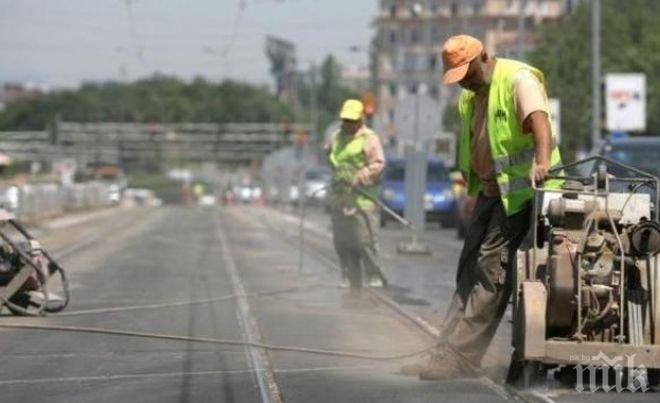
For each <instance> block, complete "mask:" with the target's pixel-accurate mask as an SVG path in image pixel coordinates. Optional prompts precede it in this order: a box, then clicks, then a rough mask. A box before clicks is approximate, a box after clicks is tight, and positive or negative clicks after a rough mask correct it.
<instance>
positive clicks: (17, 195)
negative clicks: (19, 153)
mask: <svg viewBox="0 0 660 403" xmlns="http://www.w3.org/2000/svg"><path fill="white" fill-rule="evenodd" d="M117 192H118V190H117V189H116V187H115V188H113V187H112V185H111V184H108V183H103V182H86V183H76V184H73V185H70V186H62V185H60V184H57V183H41V184H26V185H20V186H2V187H0V204H1V205H2V206H3V207H4V208H5V209H6V210H8V211H11V212H12V213H14V214H15V215H16V217H17V218H19V219H21V220H26V221H30V220H38V219H43V218H48V217H55V216H58V215H61V214H63V213H65V212H72V211H82V210H89V209H94V208H99V207H107V206H111V205H113V203H116V202H117V201H118V195H117Z"/></svg>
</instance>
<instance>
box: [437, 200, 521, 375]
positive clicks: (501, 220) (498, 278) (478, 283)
mask: <svg viewBox="0 0 660 403" xmlns="http://www.w3.org/2000/svg"><path fill="white" fill-rule="evenodd" d="M530 213H531V202H530V203H529V204H528V205H527V207H526V208H524V209H523V210H522V211H520V212H518V213H516V214H513V215H512V216H509V217H507V215H506V214H505V212H504V207H503V205H502V201H501V199H500V198H499V197H497V196H496V197H486V196H484V195H483V194H479V196H478V198H477V203H476V206H475V208H474V213H473V216H472V220H471V222H470V226H469V229H468V233H467V237H466V238H465V243H464V244H463V250H462V251H461V257H460V259H459V261H458V270H457V273H456V291H455V292H454V296H453V297H452V300H451V303H450V306H449V309H448V310H447V315H446V317H445V321H444V326H443V333H442V335H441V337H440V344H441V345H442V344H444V343H446V344H447V345H449V347H451V348H452V349H454V350H455V351H457V352H459V353H460V354H461V355H462V356H463V357H464V358H466V359H467V360H468V361H469V362H470V363H471V364H472V365H474V366H476V367H479V366H480V364H481V359H482V358H483V356H484V354H485V353H486V350H487V349H488V346H489V345H490V342H491V340H492V339H493V336H494V335H495V331H496V330H497V326H498V325H499V323H500V320H501V319H502V316H503V315H504V312H505V311H506V307H507V304H508V302H509V297H510V296H511V288H512V280H513V270H515V264H516V251H517V249H518V247H519V246H520V244H521V243H522V241H523V239H524V238H525V236H526V234H527V232H528V231H529V227H530V215H531V214H530Z"/></svg>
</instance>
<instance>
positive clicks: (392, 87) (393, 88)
mask: <svg viewBox="0 0 660 403" xmlns="http://www.w3.org/2000/svg"><path fill="white" fill-rule="evenodd" d="M396 90H397V87H396V83H390V85H389V91H390V96H392V97H396Z"/></svg>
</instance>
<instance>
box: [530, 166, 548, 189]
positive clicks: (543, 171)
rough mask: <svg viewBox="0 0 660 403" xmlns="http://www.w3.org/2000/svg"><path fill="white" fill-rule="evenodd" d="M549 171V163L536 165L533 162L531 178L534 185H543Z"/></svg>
mask: <svg viewBox="0 0 660 403" xmlns="http://www.w3.org/2000/svg"><path fill="white" fill-rule="evenodd" d="M549 171H550V164H549V163H547V162H546V163H538V162H535V163H534V165H532V177H533V178H534V183H537V184H538V183H543V181H545V179H546V178H547V177H548V172H549Z"/></svg>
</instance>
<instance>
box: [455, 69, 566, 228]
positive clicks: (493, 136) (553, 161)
mask: <svg viewBox="0 0 660 403" xmlns="http://www.w3.org/2000/svg"><path fill="white" fill-rule="evenodd" d="M521 69H526V70H529V71H531V72H532V73H533V74H534V75H535V76H536V77H538V79H539V80H540V81H541V83H544V82H545V78H544V76H543V73H542V72H541V71H540V70H538V69H536V68H534V67H532V66H530V65H527V64H525V63H521V62H517V61H515V60H508V59H500V58H498V59H497V62H496V63H495V69H494V71H493V76H492V80H491V83H490V88H489V89H488V110H487V116H486V119H487V130H488V139H489V141H490V151H491V155H492V156H493V162H494V166H495V172H496V180H497V185H498V187H499V189H500V195H501V198H502V204H503V205H504V210H505V212H506V214H507V215H512V214H515V213H517V212H518V211H520V210H521V209H522V208H523V207H524V206H525V204H526V203H527V201H529V200H530V199H531V198H532V196H533V189H532V187H531V181H530V171H531V168H532V162H533V160H534V138H533V136H532V135H529V134H524V133H523V130H522V127H521V125H520V123H519V122H518V118H517V115H516V109H515V94H514V91H515V76H516V73H517V72H518V71H520V70H521ZM473 100H474V92H472V91H469V90H465V89H464V90H463V91H462V92H461V95H460V97H459V101H458V110H459V114H460V116H461V134H460V138H459V154H458V160H459V163H458V165H459V169H460V170H461V171H463V173H464V174H465V175H466V177H467V183H468V194H470V195H476V194H477V193H478V192H479V191H480V190H481V188H482V186H481V183H480V182H479V179H478V178H477V176H476V175H475V173H474V172H472V168H471V166H470V144H471V141H470V137H471V133H472V128H471V125H472V114H473V109H474V102H473ZM545 112H546V113H547V114H548V117H550V107H549V104H548V102H547V98H546V105H545ZM556 144H557V143H556V141H555V139H554V129H553V139H552V144H551V147H552V151H551V155H550V165H551V167H556V166H559V165H560V164H561V155H560V153H559V148H558V147H557V145H556ZM561 184H562V181H561V180H557V179H551V180H548V181H546V182H545V183H544V184H543V187H545V188H555V189H556V188H559V187H560V186H561Z"/></svg>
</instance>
